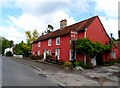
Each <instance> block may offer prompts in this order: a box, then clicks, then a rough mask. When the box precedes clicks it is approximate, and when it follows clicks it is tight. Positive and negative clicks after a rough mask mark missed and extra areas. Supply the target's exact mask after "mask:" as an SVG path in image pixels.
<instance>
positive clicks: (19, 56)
mask: <svg viewBox="0 0 120 88" xmlns="http://www.w3.org/2000/svg"><path fill="white" fill-rule="evenodd" d="M13 56H14V57H17V58H23V55H16V54H14V55H13Z"/></svg>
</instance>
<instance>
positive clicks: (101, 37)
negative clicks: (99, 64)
mask: <svg viewBox="0 0 120 88" xmlns="http://www.w3.org/2000/svg"><path fill="white" fill-rule="evenodd" d="M86 36H87V38H89V39H90V40H92V41H94V42H96V41H98V42H100V43H102V44H106V43H107V44H109V41H110V40H109V37H108V36H107V34H106V32H105V30H104V28H103V26H102V24H101V23H100V20H99V18H98V17H96V18H95V20H94V21H93V22H92V23H91V25H90V26H89V27H88V29H87V32H86Z"/></svg>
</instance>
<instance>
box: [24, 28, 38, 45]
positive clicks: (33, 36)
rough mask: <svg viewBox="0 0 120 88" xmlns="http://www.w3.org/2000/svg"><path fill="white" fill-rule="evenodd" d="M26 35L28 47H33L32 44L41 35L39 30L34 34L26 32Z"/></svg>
mask: <svg viewBox="0 0 120 88" xmlns="http://www.w3.org/2000/svg"><path fill="white" fill-rule="evenodd" d="M25 34H26V37H27V44H28V45H31V44H32V42H33V41H35V40H36V39H37V38H38V36H39V33H38V32H37V30H34V31H33V32H31V31H26V32H25Z"/></svg>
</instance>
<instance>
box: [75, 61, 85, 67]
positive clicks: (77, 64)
mask: <svg viewBox="0 0 120 88" xmlns="http://www.w3.org/2000/svg"><path fill="white" fill-rule="evenodd" d="M84 65H85V64H84V62H83V61H78V62H75V66H81V67H83V66H84Z"/></svg>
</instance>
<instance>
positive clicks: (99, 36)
mask: <svg viewBox="0 0 120 88" xmlns="http://www.w3.org/2000/svg"><path fill="white" fill-rule="evenodd" d="M71 31H76V32H77V38H80V39H82V38H89V39H90V40H91V41H93V42H100V43H101V44H104V45H106V44H109V42H110V38H109V36H108V34H107V32H106V31H105V28H104V27H103V25H102V23H101V21H100V19H99V17H98V16H95V17H92V18H89V19H86V20H83V21H81V22H78V23H75V24H72V25H70V26H67V20H66V19H65V20H62V21H60V29H58V30H56V31H54V32H50V33H48V34H46V35H42V36H40V37H39V38H38V39H37V40H35V41H34V42H33V44H32V53H33V55H35V56H37V55H41V54H43V55H44V58H45V59H46V54H50V55H51V56H52V57H53V58H55V57H58V59H59V60H63V61H70V60H72V55H73V50H72V49H71V37H70V33H71ZM114 55H116V54H114ZM75 56H76V60H82V61H84V62H85V63H86V57H85V55H82V54H77V53H76V55H75ZM116 56H117V55H116ZM116 56H114V57H115V58H117V57H116ZM110 58H111V54H110V53H104V54H102V55H98V56H97V57H96V58H94V59H95V60H96V61H94V60H92V62H97V64H99V63H101V62H102V63H103V61H108V60H109V59H110Z"/></svg>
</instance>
